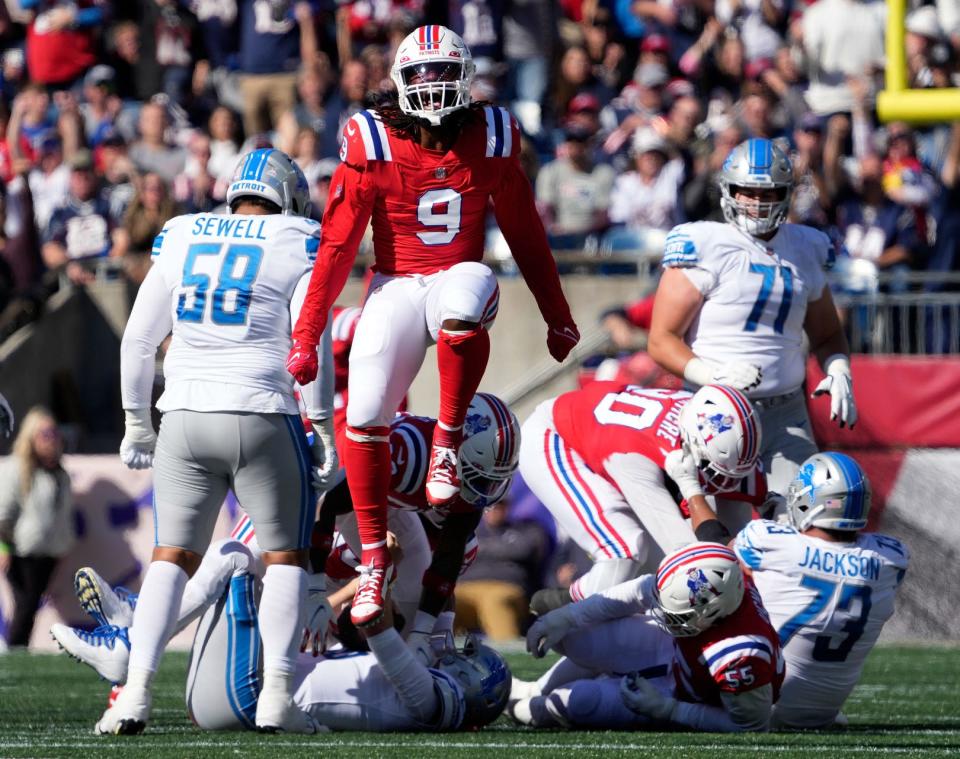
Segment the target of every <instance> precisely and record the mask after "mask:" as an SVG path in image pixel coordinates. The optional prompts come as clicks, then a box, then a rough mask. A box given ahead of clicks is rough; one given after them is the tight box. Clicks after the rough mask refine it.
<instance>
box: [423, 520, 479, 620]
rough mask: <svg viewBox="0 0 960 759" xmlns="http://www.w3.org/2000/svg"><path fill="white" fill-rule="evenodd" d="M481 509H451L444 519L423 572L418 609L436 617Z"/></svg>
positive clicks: (457, 571) (454, 576)
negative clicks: (456, 510) (430, 557)
mask: <svg viewBox="0 0 960 759" xmlns="http://www.w3.org/2000/svg"><path fill="white" fill-rule="evenodd" d="M481 516H482V512H481V511H477V510H474V511H470V512H463V513H452V514H450V515H449V516H448V517H447V518H446V520H444V523H443V527H442V528H441V530H440V537H439V538H438V542H437V547H436V548H435V549H434V551H433V559H432V561H431V562H430V566H429V567H428V568H427V571H426V573H425V575H424V583H423V590H422V591H421V592H420V605H419V609H420V610H421V611H425V612H427V613H428V614H432V615H433V616H435V617H437V616H439V615H440V612H442V611H443V609H444V607H445V606H446V605H447V601H448V600H449V598H450V593H448V592H446V591H447V590H448V589H449V590H451V591H452V590H453V588H454V587H455V586H456V584H457V577H459V575H460V567H461V566H463V554H464V551H465V550H466V545H467V541H468V540H469V539H470V535H471V534H472V533H473V531H474V530H475V529H476V528H477V525H478V524H480V517H481Z"/></svg>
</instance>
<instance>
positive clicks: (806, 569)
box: [734, 520, 910, 728]
mask: <svg viewBox="0 0 960 759" xmlns="http://www.w3.org/2000/svg"><path fill="white" fill-rule="evenodd" d="M734 550H735V551H736V553H737V555H738V556H739V558H740V561H741V562H743V564H744V565H745V566H746V567H747V568H748V569H749V570H750V571H751V572H752V575H753V581H754V584H755V585H756V587H757V589H758V590H759V591H760V596H761V598H762V599H763V604H764V606H765V607H766V609H767V612H768V613H769V614H770V619H771V621H772V623H773V626H774V627H775V628H776V630H777V633H778V635H779V637H780V644H781V645H782V646H783V652H784V657H785V658H786V662H787V677H786V680H785V681H784V684H783V689H782V691H781V695H780V701H779V702H778V703H777V705H776V708H775V712H774V723H775V724H776V725H780V726H784V727H810V728H813V727H827V726H829V725H831V724H832V723H833V722H834V720H835V719H836V717H837V714H838V712H839V711H840V708H841V707H842V706H843V703H844V701H846V699H847V696H849V695H850V692H851V691H852V690H853V688H854V686H855V685H856V684H857V682H858V681H859V679H860V674H861V672H862V671H863V665H864V663H865V662H866V659H867V655H868V654H869V653H870V650H871V649H872V648H873V646H874V644H875V643H876V642H877V638H878V637H879V636H880V631H881V630H882V629H883V625H884V624H885V623H886V621H887V620H888V619H890V617H891V616H893V612H894V598H895V595H896V591H897V588H898V587H899V586H900V583H901V581H902V580H903V577H904V574H905V573H906V570H907V564H908V563H909V560H910V555H909V551H908V550H907V547H906V546H905V545H903V544H902V543H901V542H900V541H898V540H896V539H894V538H890V537H887V536H885V535H878V534H874V533H859V534H857V535H856V537H855V539H854V540H853V541H852V542H849V543H835V542H828V541H825V540H821V539H819V538H815V537H812V536H810V535H805V534H802V533H800V532H798V531H797V530H795V529H794V528H793V527H791V526H789V525H782V524H777V523H775V522H770V521H767V520H757V521H754V522H751V523H750V524H748V525H747V526H746V527H745V528H744V529H743V530H742V531H741V532H740V533H739V534H738V535H737V537H736V541H735V543H734Z"/></svg>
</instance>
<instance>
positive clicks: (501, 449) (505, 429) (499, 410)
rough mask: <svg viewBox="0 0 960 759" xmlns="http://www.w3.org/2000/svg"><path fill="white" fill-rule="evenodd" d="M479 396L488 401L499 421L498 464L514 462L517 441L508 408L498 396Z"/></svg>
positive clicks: (487, 394)
mask: <svg viewBox="0 0 960 759" xmlns="http://www.w3.org/2000/svg"><path fill="white" fill-rule="evenodd" d="M477 395H478V396H479V397H481V398H483V400H484V401H486V403H487V405H488V406H489V407H490V409H491V411H493V415H494V416H495V417H496V419H497V429H498V434H497V442H498V448H497V461H498V463H501V462H507V461H510V460H512V459H513V451H514V447H515V445H516V441H515V440H514V436H513V429H512V428H513V425H512V424H511V423H510V421H511V420H510V412H509V411H508V410H507V407H506V406H504V405H503V401H501V400H500V399H499V398H498V397H497V396H495V395H491V394H490V393H477Z"/></svg>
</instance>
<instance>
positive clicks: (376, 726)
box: [84, 540, 510, 732]
mask: <svg viewBox="0 0 960 759" xmlns="http://www.w3.org/2000/svg"><path fill="white" fill-rule="evenodd" d="M256 565H257V562H256V560H255V559H254V556H253V554H252V553H251V552H250V551H249V550H248V549H247V548H246V547H245V546H244V545H243V544H241V543H240V542H239V541H236V540H223V541H219V542H218V543H215V544H214V545H213V546H211V550H210V551H208V552H207V554H206V555H205V556H204V559H203V563H202V564H201V567H200V569H199V570H198V572H197V575H196V576H195V578H194V579H196V578H197V577H200V578H201V579H202V581H203V587H202V588H200V587H195V588H194V589H193V590H194V591H196V592H195V593H193V594H189V595H194V596H196V597H198V596H199V595H200V592H201V591H202V592H203V594H205V598H206V600H207V602H208V604H209V605H208V606H207V608H206V611H205V612H204V614H203V616H202V617H201V620H200V624H199V627H198V630H197V635H196V638H195V639H194V643H193V649H192V652H191V657H190V666H189V671H188V675H187V708H188V711H189V713H190V717H191V719H192V720H193V722H194V723H195V724H196V725H197V726H198V727H200V728H202V729H205V730H242V729H253V727H254V717H255V715H256V709H257V698H258V693H259V691H260V683H261V675H262V672H261V667H260V663H259V659H260V640H259V632H258V619H257V611H256V605H255V591H256V585H257V575H256V569H257V566H256ZM91 579H94V580H96V581H97V582H96V584H95V585H94V586H92V587H91V588H89V589H88V590H90V591H91V592H89V593H88V594H87V596H86V603H85V604H84V605H85V607H87V608H89V609H91V610H93V611H94V612H95V617H96V618H98V621H100V622H101V623H105V624H107V625H113V626H114V627H113V629H114V630H115V633H114V636H115V642H116V644H117V645H116V646H115V648H114V649H113V651H115V652H116V653H114V654H113V655H112V656H113V661H114V666H115V667H116V671H115V672H111V673H109V674H108V673H107V672H105V671H104V670H103V666H102V664H101V667H100V668H98V671H99V672H100V673H101V674H104V675H107V676H108V678H109V679H114V680H119V681H122V679H123V678H122V673H121V671H120V669H121V665H122V661H123V659H124V658H126V657H124V656H123V650H124V646H123V645H122V643H121V640H122V639H123V636H125V635H126V632H125V628H123V627H119V626H117V625H118V624H119V623H123V622H125V621H128V620H129V619H130V603H128V602H127V600H126V599H123V598H121V597H119V596H117V595H116V594H114V593H113V592H112V590H110V589H109V586H106V585H105V584H103V583H102V581H101V580H99V578H97V577H96V575H95V573H92V574H91ZM356 583H357V580H356V579H354V581H353V582H351V583H349V584H348V585H346V586H345V587H344V588H343V589H341V591H338V592H337V593H336V594H333V595H332V596H331V597H330V598H331V600H332V602H333V603H335V604H339V601H340V600H347V599H349V598H350V597H352V595H353V591H354V590H355V587H356ZM185 597H186V596H185ZM327 610H328V614H331V615H332V614H333V612H332V610H331V609H330V607H329V606H327ZM329 618H330V617H329V616H328V617H327V619H329ZM339 623H340V624H341V625H349V624H350V622H349V609H346V610H345V611H344V613H343V614H341V615H340V619H339ZM322 624H323V625H324V626H326V620H324V621H323V622H322ZM393 624H394V620H393V614H392V611H391V610H389V609H388V611H387V613H385V614H384V616H383V619H382V620H381V621H380V622H378V623H377V624H376V625H373V626H371V627H369V628H368V629H365V630H363V631H362V634H363V635H364V637H365V639H366V643H367V645H368V646H369V650H370V653H365V652H362V651H357V650H351V649H349V648H347V647H345V646H344V645H342V644H339V645H337V646H335V647H333V648H331V649H328V650H327V651H326V652H325V654H323V655H322V656H314V655H312V654H310V653H304V654H301V655H300V656H299V658H298V659H297V661H296V670H295V673H294V677H293V685H294V694H293V700H294V703H295V704H296V705H297V707H298V708H300V709H302V710H303V711H304V712H305V713H306V714H307V715H308V716H309V718H310V719H311V720H313V721H314V723H315V725H314V726H315V730H320V729H322V728H324V727H326V728H329V729H333V730H357V731H375V732H387V731H392V730H457V729H476V728H479V727H482V726H483V725H485V724H488V723H489V722H492V721H493V720H494V719H496V718H497V717H498V716H499V714H500V712H501V711H502V710H503V708H504V705H505V704H506V700H507V697H508V695H509V690H510V671H509V669H508V668H507V665H506V662H504V660H503V658H502V657H501V656H500V655H499V654H497V653H496V652H495V651H493V650H492V649H490V648H488V647H486V646H482V645H479V644H478V643H477V642H476V641H472V640H468V641H467V645H465V646H464V648H463V650H462V651H455V650H453V648H452V646H451V644H450V642H449V641H452V638H451V639H446V641H447V642H444V645H442V646H439V647H437V648H436V649H435V655H434V657H433V660H432V661H431V664H433V665H434V666H432V667H430V668H428V667H427V666H426V665H425V664H424V663H423V662H422V661H420V660H419V659H418V658H417V656H416V655H415V654H414V653H413V652H412V651H411V650H410V649H409V648H408V647H407V645H406V643H405V642H404V641H403V639H402V638H401V637H400V635H399V633H398V632H397V631H396V630H395V629H394V627H393ZM345 637H346V636H345ZM437 640H439V641H441V642H443V641H444V640H445V639H444V638H442V637H440V638H438V639H437ZM354 647H355V648H356V647H357V646H354ZM104 658H106V657H104ZM101 662H102V660H101Z"/></svg>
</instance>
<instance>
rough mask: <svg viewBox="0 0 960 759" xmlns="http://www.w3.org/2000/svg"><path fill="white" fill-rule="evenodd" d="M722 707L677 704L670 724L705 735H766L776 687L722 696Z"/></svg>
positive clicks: (723, 694)
mask: <svg viewBox="0 0 960 759" xmlns="http://www.w3.org/2000/svg"><path fill="white" fill-rule="evenodd" d="M720 700H721V701H722V702H723V706H709V705H707V704H688V703H686V702H684V701H678V702H677V705H676V706H675V707H674V708H673V713H672V714H671V715H670V721H671V722H674V723H676V724H678V725H684V726H685V727H691V728H693V729H694V730H702V731H703V732H706V733H739V732H746V731H757V732H765V731H766V730H768V729H769V728H770V712H771V710H772V708H773V686H771V685H762V686H760V687H759V688H754V689H753V690H748V691H746V692H744V693H721V694H720Z"/></svg>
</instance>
